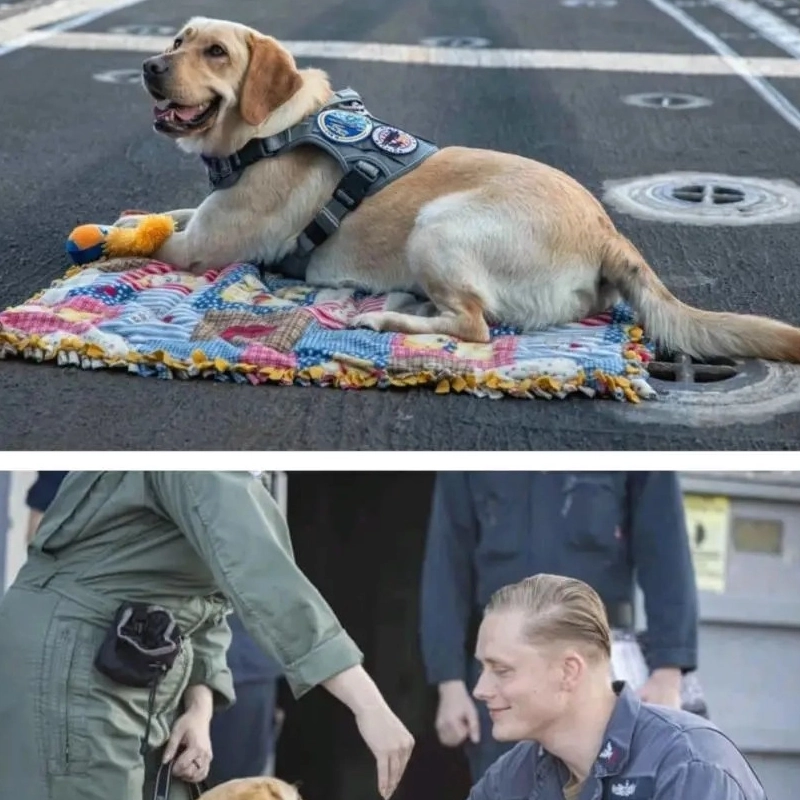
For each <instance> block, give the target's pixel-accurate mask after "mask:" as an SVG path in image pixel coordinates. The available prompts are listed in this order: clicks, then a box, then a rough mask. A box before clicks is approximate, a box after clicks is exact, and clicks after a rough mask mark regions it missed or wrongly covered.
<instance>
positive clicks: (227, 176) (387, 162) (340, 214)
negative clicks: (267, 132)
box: [202, 89, 438, 280]
mask: <svg viewBox="0 0 800 800" xmlns="http://www.w3.org/2000/svg"><path fill="white" fill-rule="evenodd" d="M300 145H313V146H316V147H319V148H321V149H323V150H324V151H325V152H327V153H328V154H329V155H331V156H332V157H333V158H335V159H336V161H337V162H338V163H339V165H340V166H341V168H342V172H343V173H344V177H343V178H342V179H341V181H339V183H338V185H337V186H336V189H335V190H334V192H333V196H332V197H331V199H330V200H329V201H328V202H327V203H326V204H325V205H324V206H323V207H322V208H321V209H320V210H319V212H317V214H316V216H315V217H314V219H313V220H311V222H310V223H309V224H308V225H307V226H306V227H305V229H304V230H303V231H302V233H301V234H300V236H299V237H298V239H297V244H296V245H295V248H294V250H292V251H291V252H289V253H287V254H286V255H285V256H284V257H283V258H282V259H281V260H280V261H278V262H277V263H275V264H274V265H263V266H271V267H272V268H274V269H277V270H278V271H279V272H281V273H283V274H284V275H287V276H288V277H290V278H298V279H301V280H302V279H303V278H305V274H306V268H307V266H308V261H309V259H310V257H311V253H312V251H313V250H314V249H315V248H317V247H319V246H320V245H321V244H322V243H323V242H324V241H326V240H327V239H328V238H329V237H330V236H332V235H333V234H334V233H335V232H336V231H337V230H338V229H339V226H340V225H341V222H342V219H343V218H344V217H345V216H346V215H347V214H348V213H350V212H351V211H353V210H355V209H356V208H357V207H358V206H359V205H360V203H361V201H362V200H363V199H364V198H365V197H369V196H370V195H371V194H374V193H375V192H377V191H378V190H379V189H382V188H383V187H384V186H387V185H388V184H390V183H391V182H392V181H394V180H396V179H397V178H399V177H401V176H402V175H405V174H406V173H407V172H409V171H410V170H412V169H414V168H415V167H417V166H419V165H420V164H421V163H422V162H423V161H424V160H425V159H426V158H428V157H429V156H431V155H433V154H434V153H435V152H436V151H437V150H438V148H437V147H436V145H435V144H433V143H432V142H429V141H426V140H425V139H420V138H419V137H417V136H412V135H411V134H410V133H407V132H406V131H404V130H401V129H400V128H397V127H395V126H394V125H389V124H387V123H385V122H384V121H382V120H379V119H377V118H376V117H373V116H372V115H371V114H370V113H369V112H368V111H367V109H366V108H365V107H364V104H363V102H362V101H361V97H360V96H359V95H358V93H356V92H354V91H353V90H352V89H344V90H343V91H341V92H336V93H335V95H334V96H333V98H332V99H331V100H330V102H328V103H326V104H325V105H324V106H323V107H322V108H321V109H320V110H319V111H318V112H317V113H315V114H311V115H309V116H308V117H306V118H305V119H304V120H303V121H302V122H300V123H298V124H297V125H294V126H293V127H291V128H289V129H287V130H285V131H281V132H280V133H276V134H275V135H274V136H267V137H265V138H261V139H251V140H250V141H249V142H248V143H247V144H246V145H245V146H244V147H243V148H242V149H241V150H238V151H237V152H236V153H234V154H233V155H231V156H227V157H223V158H211V157H209V156H202V158H203V162H204V163H205V165H206V170H207V171H208V178H209V181H210V182H211V189H212V191H215V190H217V189H228V188H229V187H231V186H233V185H235V184H236V183H237V181H238V180H239V179H240V178H241V177H242V174H243V173H244V171H245V170H246V169H247V167H249V166H250V165H251V164H255V163H256V161H260V160H261V159H262V158H272V157H273V156H277V155H279V154H281V153H287V152H289V151H290V150H293V149H294V148H295V147H299V146H300Z"/></svg>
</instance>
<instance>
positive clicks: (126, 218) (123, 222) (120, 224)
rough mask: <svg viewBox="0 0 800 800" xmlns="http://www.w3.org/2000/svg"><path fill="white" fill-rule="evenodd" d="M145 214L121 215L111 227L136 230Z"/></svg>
mask: <svg viewBox="0 0 800 800" xmlns="http://www.w3.org/2000/svg"><path fill="white" fill-rule="evenodd" d="M146 216H147V214H123V215H122V216H121V217H120V218H119V219H118V220H117V221H116V222H115V223H114V225H113V227H114V228H138V227H139V223H140V222H141V221H142V220H143V219H144V218H145V217H146Z"/></svg>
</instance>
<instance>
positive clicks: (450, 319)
mask: <svg viewBox="0 0 800 800" xmlns="http://www.w3.org/2000/svg"><path fill="white" fill-rule="evenodd" d="M427 293H428V296H429V297H430V298H431V300H432V301H433V302H434V304H435V305H436V308H437V311H439V312H440V313H439V314H437V315H435V316H432V317H423V316H420V315H417V314H404V313H402V312H400V311H371V312H369V313H366V314H360V315H359V316H357V317H355V319H354V320H353V323H352V324H353V325H354V326H356V327H364V328H372V329H373V330H376V331H397V332H398V333H439V334H443V335H444V336H455V337H456V338H457V339H463V340H464V341H467V342H488V341H489V338H490V337H489V326H488V325H487V324H486V320H485V319H484V316H483V303H482V302H481V300H480V298H479V297H478V296H477V295H476V294H474V293H472V292H470V291H468V290H462V291H461V292H459V293H453V292H452V291H451V292H449V293H448V295H447V303H446V304H444V303H443V302H442V301H441V298H437V297H435V296H434V293H433V292H430V290H428V292H427Z"/></svg>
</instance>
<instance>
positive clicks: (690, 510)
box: [683, 494, 731, 592]
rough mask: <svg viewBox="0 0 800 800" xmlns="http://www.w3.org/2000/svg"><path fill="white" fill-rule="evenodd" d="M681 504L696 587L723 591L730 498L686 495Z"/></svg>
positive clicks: (708, 590)
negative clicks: (683, 510) (684, 512)
mask: <svg viewBox="0 0 800 800" xmlns="http://www.w3.org/2000/svg"><path fill="white" fill-rule="evenodd" d="M683 507H684V509H685V511H686V528H687V531H688V534H689V545H690V547H691V551H692V562H693V564H694V572H695V576H696V579H697V588H698V589H700V590H701V591H706V592H724V591H725V576H726V568H727V562H728V539H729V528H730V509H731V503H730V500H729V498H727V497H722V496H719V497H711V496H708V495H696V494H687V495H684V498H683Z"/></svg>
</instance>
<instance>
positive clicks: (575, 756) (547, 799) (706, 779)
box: [468, 573, 766, 800]
mask: <svg viewBox="0 0 800 800" xmlns="http://www.w3.org/2000/svg"><path fill="white" fill-rule="evenodd" d="M476 656H477V660H478V662H479V663H480V666H481V672H480V676H479V678H478V682H477V685H476V686H475V697H476V698H477V699H478V700H479V701H480V702H481V704H485V705H486V707H487V708H488V712H489V715H490V717H491V721H492V734H493V736H494V737H495V738H496V739H497V740H499V741H503V742H507V743H508V744H509V746H510V748H511V749H510V750H509V752H507V753H506V754H505V755H503V756H501V757H500V758H498V759H497V761H495V762H494V763H493V764H492V765H491V766H490V767H489V768H488V769H487V771H486V773H485V774H484V775H483V777H481V778H480V780H478V782H477V784H476V785H475V786H474V787H473V789H472V791H471V792H470V795H469V798H468V800H512V798H513V799H514V800H515V799H516V798H527V797H531V798H532V797H536V800H577V798H578V797H587V798H589V797H591V798H603V800H616V798H632V800H636V799H637V798H641V799H642V800H645V798H646V800H766V794H765V792H764V788H763V786H762V785H761V782H760V781H759V779H758V776H757V775H756V774H755V772H754V771H753V770H752V768H751V767H750V765H749V764H748V763H747V760H746V759H745V757H744V756H743V755H742V753H741V752H740V751H739V750H738V749H737V748H736V746H735V745H734V744H733V742H732V741H731V740H730V739H729V738H728V737H727V736H726V735H725V734H724V733H723V732H722V731H720V730H719V728H717V727H716V726H715V725H713V724H712V723H711V722H709V721H708V720H706V719H702V718H701V717H699V716H698V715H696V714H693V713H689V712H686V711H683V710H682V709H675V708H669V707H664V706H655V705H650V704H647V703H643V702H642V701H641V698H640V697H639V696H638V695H637V694H636V693H635V692H633V691H632V690H631V688H630V687H629V686H627V685H626V684H625V683H624V682H621V681H614V682H612V680H611V675H610V672H611V663H610V662H611V631H610V630H609V627H608V623H607V621H606V614H605V609H604V607H603V602H602V600H601V599H600V597H599V596H598V594H597V592H595V591H594V590H593V589H592V588H591V587H590V586H588V585H587V584H586V583H584V582H583V581H579V580H575V579H574V578H566V577H564V576H561V575H548V574H543V573H540V574H538V575H536V576H534V577H531V578H526V579H525V580H523V581H520V582H519V583H516V584H511V585H509V586H504V587H502V588H500V589H498V591H497V592H495V593H494V594H493V595H492V596H491V598H490V599H489V603H488V605H487V608H486V611H485V614H484V616H483V620H482V621H481V623H480V628H479V631H478V637H477V646H476ZM515 742H518V744H513V743H515Z"/></svg>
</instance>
